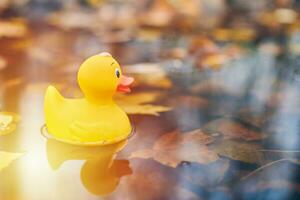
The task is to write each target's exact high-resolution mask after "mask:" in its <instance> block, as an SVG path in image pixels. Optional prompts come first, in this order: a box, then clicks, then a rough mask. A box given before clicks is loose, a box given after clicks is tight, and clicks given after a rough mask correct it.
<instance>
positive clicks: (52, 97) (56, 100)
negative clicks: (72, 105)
mask: <svg viewBox="0 0 300 200" xmlns="http://www.w3.org/2000/svg"><path fill="white" fill-rule="evenodd" d="M63 102H64V97H63V96H61V94H60V93H59V92H58V90H57V89H56V88H55V87H53V86H52V85H50V86H49V87H48V88H47V90H46V94H45V104H44V108H45V114H46V117H47V115H48V114H50V113H51V111H57V110H59V107H60V106H61V104H62V103H63Z"/></svg>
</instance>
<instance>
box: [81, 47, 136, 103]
mask: <svg viewBox="0 0 300 200" xmlns="http://www.w3.org/2000/svg"><path fill="white" fill-rule="evenodd" d="M133 81H134V79H133V78H131V77H126V76H124V75H123V74H122V70H121V67H120V65H119V64H118V62H117V61H116V60H115V59H114V58H113V57H112V56H111V55H110V54H109V53H106V52H104V53H100V54H97V55H94V56H91V57H90V58H88V59H86V60H85V61H84V62H83V63H82V64H81V66H80V68H79V71H78V83H79V86H80V88H81V90H82V91H83V93H84V94H85V96H86V97H87V98H90V99H93V100H97V99H103V100H104V99H110V98H112V96H113V95H114V93H115V92H116V91H120V92H130V88H129V85H130V84H131V83H132V82H133Z"/></svg>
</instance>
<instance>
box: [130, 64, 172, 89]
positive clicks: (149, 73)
mask: <svg viewBox="0 0 300 200" xmlns="http://www.w3.org/2000/svg"><path fill="white" fill-rule="evenodd" d="M124 71H125V72H126V73H128V74H131V75H132V76H133V77H134V79H135V81H134V84H133V87H134V86H140V85H146V86H149V87H154V88H162V89H168V88H171V87H172V82H171V80H170V79H169V78H168V77H167V73H166V71H165V70H164V68H163V67H162V66H161V65H159V64H157V63H139V64H135V65H127V66H124ZM153 74H155V76H153Z"/></svg>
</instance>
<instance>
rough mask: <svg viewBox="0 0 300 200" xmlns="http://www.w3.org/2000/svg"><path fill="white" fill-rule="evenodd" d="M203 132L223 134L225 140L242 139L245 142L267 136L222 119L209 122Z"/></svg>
mask: <svg viewBox="0 0 300 200" xmlns="http://www.w3.org/2000/svg"><path fill="white" fill-rule="evenodd" d="M203 130H204V131H207V132H211V133H221V134H222V135H223V136H224V139H242V140H245V141H255V140H261V139H263V138H264V137H265V135H263V134H261V133H259V132H257V131H254V130H250V129H248V128H246V127H245V126H244V125H242V124H240V123H238V122H235V121H233V120H231V119H227V118H221V119H217V120H213V121H211V122H208V123H207V124H205V125H204V126H203Z"/></svg>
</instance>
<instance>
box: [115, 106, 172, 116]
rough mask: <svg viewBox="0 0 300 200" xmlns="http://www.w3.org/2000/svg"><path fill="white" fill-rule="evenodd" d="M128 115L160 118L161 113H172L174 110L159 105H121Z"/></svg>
mask: <svg viewBox="0 0 300 200" xmlns="http://www.w3.org/2000/svg"><path fill="white" fill-rule="evenodd" d="M121 107H122V108H123V109H124V111H125V112H126V113H127V114H141V115H154V116H159V113H160V112H166V111H170V110H171V109H172V108H171V107H168V106H157V105H151V104H146V105H121Z"/></svg>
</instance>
